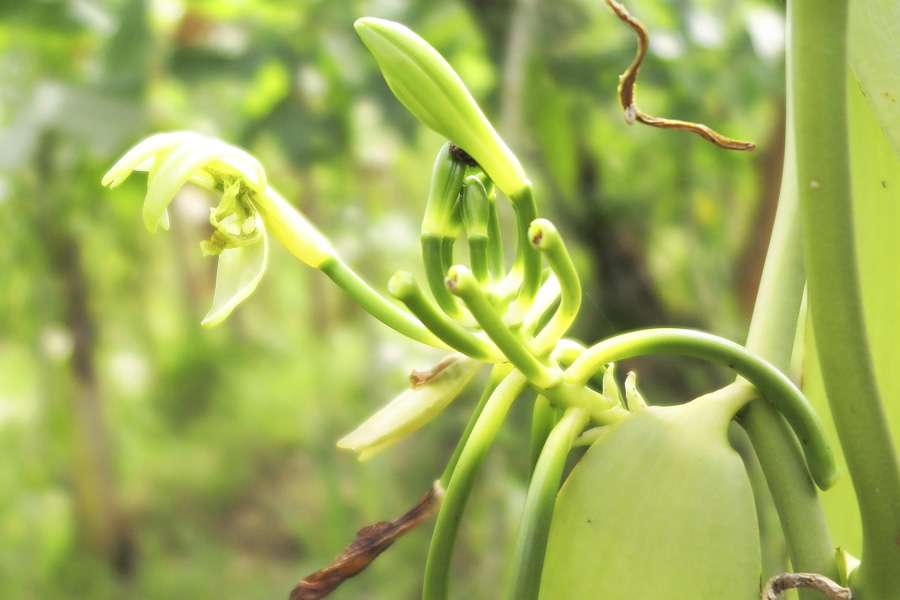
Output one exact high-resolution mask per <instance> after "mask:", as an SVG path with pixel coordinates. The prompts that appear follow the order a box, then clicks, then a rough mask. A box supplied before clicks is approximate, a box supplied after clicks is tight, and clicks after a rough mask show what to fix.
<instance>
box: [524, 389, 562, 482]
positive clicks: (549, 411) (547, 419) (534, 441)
mask: <svg viewBox="0 0 900 600" xmlns="http://www.w3.org/2000/svg"><path fill="white" fill-rule="evenodd" d="M555 425H556V409H555V408H553V405H551V404H550V400H549V399H548V398H547V397H546V396H544V395H543V394H538V397H537V398H536V399H535V401H534V408H533V409H532V411H531V436H530V437H529V439H528V472H529V473H533V472H534V467H535V465H536V464H537V461H538V457H540V455H541V449H543V447H544V443H545V442H546V441H547V436H548V435H550V432H551V431H553V427H554V426H555Z"/></svg>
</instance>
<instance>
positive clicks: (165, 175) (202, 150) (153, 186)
mask: <svg viewBox="0 0 900 600" xmlns="http://www.w3.org/2000/svg"><path fill="white" fill-rule="evenodd" d="M219 152H221V149H220V148H218V147H217V146H216V145H215V144H211V143H209V141H208V140H205V139H203V138H200V136H197V137H196V139H194V140H191V141H190V142H189V143H184V144H181V145H179V146H178V147H177V148H175V149H174V150H172V151H171V153H169V154H168V155H167V156H165V158H162V157H160V159H159V160H158V161H157V163H156V164H154V165H153V168H152V169H151V170H150V178H149V180H148V181H147V196H146V198H145V199H144V225H145V226H146V227H147V229H148V230H149V231H151V232H153V231H156V227H157V225H158V224H159V222H160V219H162V218H163V215H164V214H165V212H166V207H168V205H169V204H170V203H171V202H172V199H173V198H175V194H176V193H177V192H178V190H180V189H181V188H182V186H184V184H185V183H187V182H188V180H190V179H191V176H192V175H194V174H195V172H196V171H199V170H200V169H201V168H202V167H203V166H204V165H205V164H206V163H208V162H209V161H210V160H212V159H213V157H215V156H216V155H217V154H218V153H219Z"/></svg>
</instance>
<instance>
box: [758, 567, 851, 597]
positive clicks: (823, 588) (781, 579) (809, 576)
mask: <svg viewBox="0 0 900 600" xmlns="http://www.w3.org/2000/svg"><path fill="white" fill-rule="evenodd" d="M798 588H807V589H812V590H816V591H818V592H821V593H822V595H824V596H825V597H826V598H828V599H829V600H852V598H853V594H852V593H851V592H850V590H849V588H845V587H843V586H840V585H838V584H837V583H835V582H834V581H832V580H831V579H829V578H827V577H825V576H824V575H817V574H816V573H782V574H781V575H775V576H774V577H772V578H771V579H769V581H768V582H766V585H765V587H764V588H763V591H762V595H761V596H760V600H781V597H782V594H783V592H785V591H786V590H793V589H798Z"/></svg>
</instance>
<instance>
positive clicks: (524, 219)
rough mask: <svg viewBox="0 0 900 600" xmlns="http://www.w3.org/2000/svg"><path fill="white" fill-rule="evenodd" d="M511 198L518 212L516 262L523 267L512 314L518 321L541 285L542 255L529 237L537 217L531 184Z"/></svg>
mask: <svg viewBox="0 0 900 600" xmlns="http://www.w3.org/2000/svg"><path fill="white" fill-rule="evenodd" d="M511 200H512V204H513V209H514V211H515V213H516V264H518V265H520V266H521V268H522V283H521V285H520V287H519V295H518V296H517V298H516V302H515V304H514V305H513V314H512V316H511V320H512V321H513V322H514V323H517V322H518V321H520V320H521V317H522V315H524V314H525V311H527V309H528V307H529V306H531V301H532V300H534V296H535V294H537V291H538V288H539V287H540V285H541V255H540V253H539V252H538V251H537V250H536V249H535V248H534V246H532V245H531V240H529V239H528V228H529V227H530V226H531V222H532V221H534V219H535V217H537V204H536V203H535V201H534V192H533V191H532V189H531V185H528V186H526V187H524V188H522V190H521V191H520V192H519V193H518V194H516V196H515V197H513V198H511Z"/></svg>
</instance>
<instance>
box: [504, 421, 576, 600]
mask: <svg viewBox="0 0 900 600" xmlns="http://www.w3.org/2000/svg"><path fill="white" fill-rule="evenodd" d="M588 417H589V414H588V411H586V410H584V409H582V408H574V407H573V408H569V409H568V410H566V412H565V414H564V415H563V417H562V419H560V421H559V423H558V424H557V425H556V426H555V427H554V428H553V431H552V432H550V435H549V437H548V438H547V442H546V443H545V444H544V448H543V450H542V451H541V454H540V458H539V459H538V461H537V465H536V466H535V468H534V473H533V474H532V476H531V483H529V485H528V495H527V496H526V498H525V508H524V509H523V511H522V518H521V519H520V520H519V523H520V524H519V533H518V536H517V537H516V545H515V549H514V552H513V559H512V571H511V573H510V576H511V579H510V580H509V583H508V586H507V588H506V594H505V597H506V598H508V599H509V600H533V599H535V598H537V597H538V591H539V590H540V584H541V571H542V570H543V567H544V553H545V550H546V548H547V537H548V536H549V534H550V523H551V521H552V519H553V507H554V504H555V501H556V492H557V491H558V490H559V483H560V480H562V474H563V469H564V468H565V466H566V457H567V456H568V454H569V450H570V449H571V448H572V443H573V442H574V441H575V438H576V437H577V436H578V434H579V433H581V430H582V429H584V426H585V425H586V424H587V422H588Z"/></svg>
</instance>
